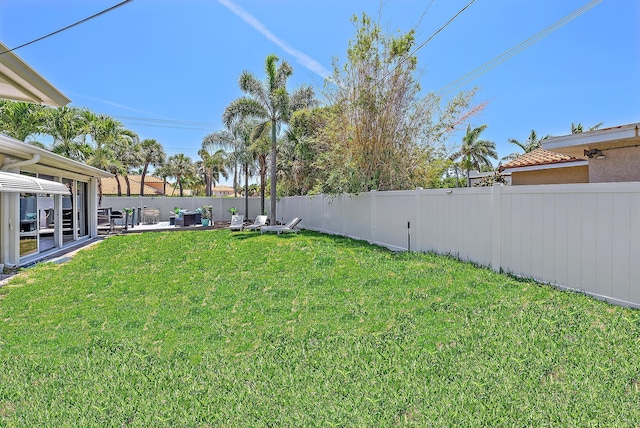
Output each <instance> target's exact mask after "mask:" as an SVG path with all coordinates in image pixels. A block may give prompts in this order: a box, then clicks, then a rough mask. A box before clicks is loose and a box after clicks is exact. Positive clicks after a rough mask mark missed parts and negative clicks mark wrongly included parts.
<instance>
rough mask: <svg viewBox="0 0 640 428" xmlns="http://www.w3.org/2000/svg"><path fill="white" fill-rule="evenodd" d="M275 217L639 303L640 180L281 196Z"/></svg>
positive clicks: (616, 300) (613, 299)
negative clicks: (299, 221) (447, 256)
mask: <svg viewBox="0 0 640 428" xmlns="http://www.w3.org/2000/svg"><path fill="white" fill-rule="evenodd" d="M281 216H283V217H285V218H287V219H289V218H292V217H300V218H301V219H302V223H301V226H302V227H303V228H306V229H310V230H316V231H320V232H324V233H330V234H337V235H343V236H348V237H352V238H356V239H362V240H366V241H368V242H370V243H374V244H377V245H382V246H385V247H388V248H390V249H392V250H398V251H404V250H407V249H411V250H413V251H422V252H429V251H433V252H436V253H441V254H451V255H454V256H456V257H459V258H460V259H462V260H468V261H473V262H476V263H479V264H481V265H485V266H490V267H491V268H492V269H494V270H495V271H500V270H502V271H505V272H510V273H513V274H515V275H519V276H523V277H530V278H534V279H536V280H539V281H542V282H547V283H551V284H554V285H557V286H559V287H562V288H570V289H575V290H580V291H583V292H585V293H587V294H590V295H592V296H595V297H598V298H602V299H605V300H607V301H610V302H612V303H616V304H622V305H626V306H632V307H637V308H640V183H591V184H565V185H545V186H510V187H503V186H498V185H496V186H494V187H488V188H460V189H436V190H423V189H418V190H412V191H396V192H369V193H365V194H360V195H341V196H336V197H330V196H324V195H319V196H314V197H307V196H296V197H289V198H284V199H282V200H281V201H280V202H279V208H278V217H281Z"/></svg>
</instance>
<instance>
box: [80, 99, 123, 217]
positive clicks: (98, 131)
mask: <svg viewBox="0 0 640 428" xmlns="http://www.w3.org/2000/svg"><path fill="white" fill-rule="evenodd" d="M83 118H84V133H85V137H91V139H92V140H93V146H94V147H93V153H92V155H91V156H90V157H89V158H88V159H87V163H88V164H89V165H91V166H93V167H96V168H99V169H102V170H105V171H110V172H112V173H113V174H116V175H117V174H122V173H123V172H124V171H125V169H124V165H122V162H120V161H119V160H118V159H117V158H116V155H115V152H114V148H115V146H116V144H117V142H118V141H120V140H123V139H126V138H133V137H132V135H135V134H134V133H132V131H129V130H128V129H126V128H125V127H124V126H123V125H122V123H121V122H119V121H117V120H115V119H113V118H112V117H110V116H107V115H102V114H101V115H96V114H94V113H92V112H90V111H85V112H84V113H83ZM116 181H117V180H116ZM118 193H119V194H121V190H120V183H119V182H118ZM101 204H102V180H101V179H99V178H98V206H100V205H101Z"/></svg>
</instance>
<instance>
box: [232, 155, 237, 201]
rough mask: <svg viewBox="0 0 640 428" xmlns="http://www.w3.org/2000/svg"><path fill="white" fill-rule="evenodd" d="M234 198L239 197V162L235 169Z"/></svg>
mask: <svg viewBox="0 0 640 428" xmlns="http://www.w3.org/2000/svg"><path fill="white" fill-rule="evenodd" d="M233 197H234V198H237V197H238V162H236V166H235V167H234V168H233Z"/></svg>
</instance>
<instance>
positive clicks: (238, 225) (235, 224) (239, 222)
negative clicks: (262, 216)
mask: <svg viewBox="0 0 640 428" xmlns="http://www.w3.org/2000/svg"><path fill="white" fill-rule="evenodd" d="M243 225H244V216H243V215H239V214H236V215H232V216H231V225H230V226H229V229H230V230H231V231H232V232H233V231H234V230H242V227H243Z"/></svg>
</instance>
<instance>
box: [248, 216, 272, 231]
mask: <svg viewBox="0 0 640 428" xmlns="http://www.w3.org/2000/svg"><path fill="white" fill-rule="evenodd" d="M265 224H267V216H266V215H259V216H256V221H255V222H254V223H253V224H250V225H248V226H245V227H244V229H245V230H260V228H261V227H262V226H264V225H265Z"/></svg>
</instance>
